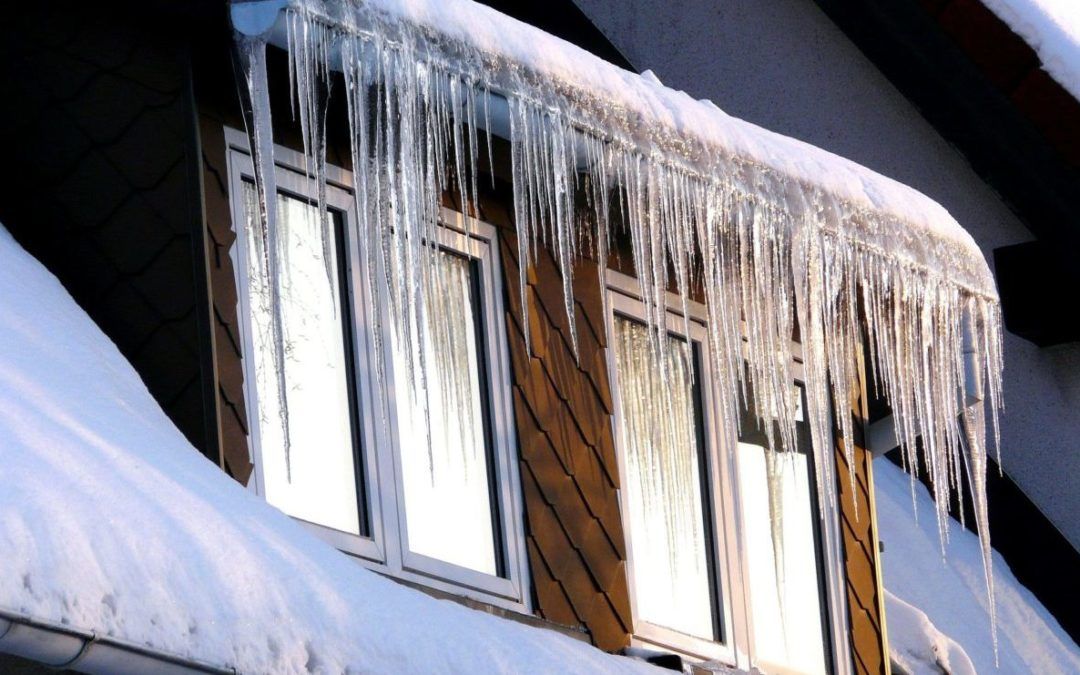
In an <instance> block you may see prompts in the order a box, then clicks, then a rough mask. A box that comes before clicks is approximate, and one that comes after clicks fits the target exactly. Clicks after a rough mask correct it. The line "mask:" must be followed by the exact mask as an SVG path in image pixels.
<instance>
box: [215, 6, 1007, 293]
mask: <svg viewBox="0 0 1080 675" xmlns="http://www.w3.org/2000/svg"><path fill="white" fill-rule="evenodd" d="M245 5H246V6H248V8H249V9H248V11H249V12H251V15H252V17H253V18H252V19H250V21H251V23H250V24H248V25H247V26H248V29H249V30H267V29H268V28H270V26H267V25H266V24H265V23H260V22H265V20H266V16H267V14H268V12H269V13H270V14H276V13H277V11H278V10H279V9H284V8H288V9H290V10H292V11H296V12H303V13H304V14H306V15H307V16H309V17H317V18H319V19H321V20H323V21H325V22H326V23H327V24H329V25H333V26H335V28H337V29H342V30H347V31H349V32H353V33H355V34H360V35H363V34H369V33H372V32H378V33H380V34H382V35H384V36H392V37H391V39H400V40H410V39H412V40H415V35H416V33H415V32H413V31H415V29H417V28H419V29H420V31H421V32H422V33H423V35H424V36H425V37H426V39H425V40H424V43H423V44H417V45H415V48H416V49H417V50H418V51H419V52H421V53H424V54H425V55H426V56H427V57H430V58H435V59H437V60H441V61H444V62H448V63H449V64H450V66H451V68H456V69H460V68H461V67H462V66H463V64H469V65H475V66H477V67H478V68H479V69H480V70H481V71H482V72H483V73H484V74H485V77H484V81H482V82H478V84H479V85H481V86H484V87H485V88H489V89H490V90H492V91H496V92H511V93H513V94H515V95H517V96H521V95H528V96H531V97H533V98H535V99H537V100H541V101H549V100H550V99H551V96H552V94H553V93H557V95H558V97H559V99H560V100H561V101H563V102H564V103H566V104H567V105H564V106H562V107H561V109H560V111H559V113H560V114H561V115H564V116H566V117H567V118H568V119H569V120H570V121H571V122H572V123H573V124H574V126H575V127H576V128H579V129H586V130H589V131H590V132H593V133H596V134H597V135H599V136H600V137H602V138H604V139H605V140H606V141H608V142H615V143H619V144H625V145H627V146H628V147H630V148H633V149H634V150H635V151H636V152H639V153H641V154H642V155H644V156H648V157H649V158H650V159H651V160H652V161H660V162H665V163H670V164H671V165H672V166H674V167H677V168H680V169H684V170H686V171H688V172H690V173H691V174H694V175H701V176H706V177H709V178H710V179H712V180H722V181H725V182H728V183H730V186H731V187H733V188H734V189H736V190H742V191H745V192H747V193H755V192H759V191H761V189H762V188H763V187H764V188H766V190H767V191H769V192H770V193H771V197H772V198H774V199H776V200H777V201H778V202H781V203H783V204H784V206H785V207H786V208H787V210H789V212H790V213H792V214H799V213H801V212H803V211H804V210H806V209H807V208H808V205H807V204H806V203H805V202H806V201H807V200H810V201H813V202H816V203H814V204H812V205H809V206H810V208H814V209H816V210H818V211H819V212H820V217H821V219H822V220H826V221H829V222H832V223H834V224H841V223H846V224H851V223H853V221H854V223H857V224H853V226H851V227H846V228H844V235H845V236H846V237H848V238H852V239H854V240H857V241H862V242H864V243H866V244H868V245H870V246H873V247H884V248H888V249H890V250H891V251H892V252H893V255H900V256H903V257H905V258H906V259H907V261H908V262H910V263H913V264H915V265H917V266H919V267H920V268H922V269H923V270H925V271H926V272H927V273H930V274H941V275H943V276H946V277H947V278H948V279H949V280H950V281H952V282H953V283H958V284H961V285H963V286H964V287H966V288H967V289H969V290H971V291H973V292H978V293H982V294H984V295H986V296H988V297H993V298H996V297H997V290H996V285H995V284H994V281H993V277H992V275H991V274H990V271H989V268H988V266H987V265H986V261H985V258H984V256H983V254H982V252H981V250H980V249H979V248H978V246H977V245H976V243H975V242H974V240H973V239H972V237H971V235H970V234H968V233H967V232H966V231H965V230H964V229H963V228H962V227H961V226H960V225H959V224H958V223H957V222H956V220H955V219H954V218H953V217H952V216H951V215H950V214H949V213H948V211H947V210H946V209H945V208H944V207H942V206H941V205H940V204H938V203H937V202H935V201H934V200H932V199H930V198H929V197H927V196H925V195H923V194H922V193H920V192H918V191H917V190H915V189H913V188H911V187H909V186H906V185H904V184H902V183H899V182H898V181H895V180H893V179H891V178H888V177H886V176H883V175H881V174H878V173H876V172H874V171H872V170H871V169H868V168H866V167H864V166H862V165H860V164H857V163H856V162H853V161H851V160H849V159H846V158H844V157H840V156H838V155H835V154H833V153H831V152H829V151H827V150H824V149H821V148H818V147H816V146H813V145H810V144H808V143H805V142H803V141H800V140H797V139H794V138H791V137H788V136H784V135H781V134H777V133H775V132H772V131H770V130H768V129H764V128H762V127H759V126H757V125H755V124H752V123H750V122H746V121H744V120H741V119H738V118H736V117H732V116H729V115H727V114H726V113H724V112H723V111H722V110H720V108H718V107H717V106H716V105H715V104H713V103H712V102H711V101H707V100H702V101H699V100H695V99H693V98H692V97H691V96H689V95H688V94H686V93H685V92H683V91H676V90H673V89H670V88H668V87H666V86H664V85H662V84H661V83H660V82H659V81H658V80H657V79H656V78H655V77H651V78H650V77H643V76H641V75H638V74H636V73H632V72H630V71H627V70H624V69H622V68H619V67H617V66H615V65H613V64H611V63H608V62H607V61H604V60H603V59H600V58H598V57H596V56H594V55H592V54H590V53H589V52H587V51H585V50H583V49H581V48H580V47H578V46H577V45H574V44H572V43H569V42H567V41H565V40H563V39H561V38H559V37H556V36H554V35H551V34H549V33H546V32H544V31H541V30H539V29H537V28H535V27H534V26H531V25H529V24H526V23H523V22H521V21H518V20H517V19H514V18H512V17H509V16H506V15H504V14H502V13H500V12H498V11H496V10H494V9H492V8H490V7H487V6H485V5H481V4H478V3H475V2H472V1H471V0H405V1H403V0H367V1H358V0H343V1H335V0H329V1H327V0H254V1H253V2H240V3H234V7H237V6H241V7H242V6H245ZM361 8H362V9H361ZM234 13H235V11H234ZM260 15H261V16H260ZM254 17H258V18H254ZM285 30H286V29H285V26H284V25H283V24H281V23H279V24H278V25H277V34H276V35H275V36H274V37H273V38H272V40H273V41H274V42H275V43H276V44H279V46H285V44H284V43H285V42H286V41H287V40H288V37H287V36H286V35H285V34H284V32H285ZM455 61H456V62H457V63H454V62H455ZM791 182H795V183H797V184H798V185H799V187H800V189H799V190H798V194H792V193H791V191H790V189H789V188H787V187H786V186H787V185H789V184H790V183H791Z"/></svg>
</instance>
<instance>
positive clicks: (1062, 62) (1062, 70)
mask: <svg viewBox="0 0 1080 675" xmlns="http://www.w3.org/2000/svg"><path fill="white" fill-rule="evenodd" d="M981 1H982V3H983V4H984V5H986V6H987V8H989V9H990V11H992V12H993V13H994V14H996V15H997V17H998V18H999V19H1001V20H1002V21H1004V22H1005V23H1006V24H1007V25H1008V26H1009V28H1011V29H1012V30H1013V32H1014V33H1016V34H1017V35H1019V36H1020V37H1022V38H1024V41H1025V42H1027V43H1028V44H1029V45H1030V46H1031V48H1032V49H1034V50H1035V52H1036V53H1037V54H1038V55H1039V60H1040V61H1041V62H1042V66H1043V70H1045V71H1046V72H1048V73H1050V77H1052V78H1054V79H1055V80H1057V82H1058V84H1060V85H1061V86H1062V87H1064V88H1065V89H1066V91H1068V92H1069V93H1070V94H1072V95H1073V98H1075V99H1076V100H1078V101H1080V2H1078V1H1077V0H981Z"/></svg>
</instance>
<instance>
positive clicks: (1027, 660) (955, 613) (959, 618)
mask: <svg viewBox="0 0 1080 675" xmlns="http://www.w3.org/2000/svg"><path fill="white" fill-rule="evenodd" d="M874 491H875V492H874V499H875V502H876V504H877V518H878V520H877V522H878V532H879V535H880V536H881V541H882V543H883V544H884V546H885V553H884V570H885V578H884V584H885V588H886V589H887V595H886V616H887V619H888V620H887V622H886V623H887V624H888V631H889V651H890V652H891V654H892V657H893V659H894V661H897V662H899V663H900V664H901V665H904V666H906V667H907V668H908V672H911V673H938V672H951V673H955V674H957V675H959V674H960V673H976V672H978V673H1080V647H1078V646H1077V645H1076V643H1075V642H1073V640H1072V639H1071V638H1070V637H1069V635H1068V633H1066V632H1065V630H1064V629H1063V628H1062V627H1061V625H1060V624H1058V622H1057V620H1056V619H1055V618H1054V617H1053V615H1051V614H1050V612H1048V611H1047V610H1046V608H1045V607H1043V605H1042V603H1040V602H1039V600H1038V599H1037V598H1036V597H1035V596H1034V595H1032V593H1031V591H1029V590H1028V589H1027V588H1025V587H1024V586H1023V585H1021V583H1020V582H1019V581H1017V579H1016V577H1015V576H1014V575H1013V573H1012V570H1010V569H1009V565H1008V564H1007V563H1006V562H1005V559H1004V558H1002V557H1001V555H1000V554H999V553H997V552H996V551H995V552H994V589H995V594H996V596H997V614H998V627H999V631H998V634H999V637H1000V654H999V656H1000V666H998V665H996V664H995V663H994V645H993V642H992V640H991V636H990V633H989V632H988V631H987V627H988V626H989V625H990V612H989V608H988V607H987V603H986V591H985V585H984V581H983V575H982V558H981V556H982V553H981V551H980V550H979V542H978V540H977V538H976V537H975V535H973V534H972V533H971V532H968V531H967V530H966V529H964V527H963V526H962V525H960V523H958V522H956V521H955V520H952V519H951V518H950V519H949V544H948V558H947V559H946V560H942V558H941V554H940V544H939V541H938V533H937V526H936V524H935V523H934V522H933V519H932V518H923V519H922V520H921V521H919V520H916V518H915V512H916V507H917V511H918V513H921V514H926V513H932V512H933V509H934V504H933V502H932V501H931V499H930V495H929V493H927V491H926V488H924V487H923V486H922V484H921V483H916V484H915V485H914V492H913V491H912V485H911V482H910V479H909V476H908V475H907V474H905V473H904V472H903V471H902V470H901V469H900V468H899V467H897V466H896V465H894V464H892V463H891V462H889V461H888V460H887V459H880V460H878V461H876V462H874ZM935 662H940V663H941V665H945V664H946V663H948V664H949V665H950V666H951V667H950V668H949V669H948V670H947V671H943V670H941V669H939V668H936V667H934V666H935ZM965 666H966V668H965Z"/></svg>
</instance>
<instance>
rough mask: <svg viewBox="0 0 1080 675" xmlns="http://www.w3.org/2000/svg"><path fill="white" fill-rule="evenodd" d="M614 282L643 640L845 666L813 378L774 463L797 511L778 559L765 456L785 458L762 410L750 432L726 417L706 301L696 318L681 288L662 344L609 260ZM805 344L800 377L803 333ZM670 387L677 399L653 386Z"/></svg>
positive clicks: (764, 661) (799, 664)
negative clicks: (815, 445)
mask: <svg viewBox="0 0 1080 675" xmlns="http://www.w3.org/2000/svg"><path fill="white" fill-rule="evenodd" d="M608 289H609V293H608V297H609V305H610V307H611V310H612V311H611V318H610V324H609V335H610V336H611V337H610V341H609V347H610V349H609V363H610V369H611V372H612V385H613V389H614V393H615V402H616V405H615V407H616V420H615V425H616V440H617V445H618V449H619V461H620V472H621V474H622V481H621V482H622V489H621V501H622V509H623V521H624V524H625V528H626V531H627V534H626V536H627V543H628V546H627V548H628V558H629V560H628V574H629V581H630V591H631V605H632V610H633V616H634V639H635V641H636V642H639V643H642V644H644V645H646V646H652V647H656V648H660V649H666V650H672V651H676V652H680V653H682V654H685V655H687V656H690V657H691V658H700V659H717V660H720V661H723V662H725V663H728V664H730V665H734V666H737V667H740V668H749V667H751V666H757V667H758V668H760V669H762V670H764V672H769V673H774V672H776V673H824V672H833V671H836V670H840V671H843V670H845V669H846V666H845V665H844V664H841V663H834V659H833V658H832V655H833V654H835V653H842V652H841V651H840V650H839V649H838V644H839V642H840V641H842V640H846V631H845V630H844V627H843V626H842V625H841V622H842V621H844V620H845V619H844V616H843V613H842V612H830V611H829V607H830V606H841V605H839V604H837V603H838V602H840V601H841V600H842V596H841V595H840V593H841V591H842V589H841V588H840V586H839V581H840V580H839V579H838V574H830V573H828V572H827V571H828V570H830V569H831V570H839V569H840V566H841V562H840V556H839V548H838V546H839V542H838V539H837V532H836V530H835V526H836V522H835V518H832V519H829V518H826V519H824V521H823V520H822V519H820V518H819V517H818V510H817V507H818V505H817V499H816V497H817V491H816V486H815V485H814V482H813V481H814V468H813V460H812V455H811V454H810V448H811V445H810V432H809V425H808V424H807V423H806V422H805V421H804V420H803V417H802V405H803V401H804V396H805V394H804V392H803V387H802V385H801V383H799V382H793V383H792V395H793V396H795V395H797V396H799V401H800V407H799V409H798V410H799V417H798V424H797V443H798V447H797V449H796V450H797V451H796V452H792V453H784V454H782V455H779V456H776V457H775V458H776V460H777V461H776V462H775V463H774V464H773V465H772V467H771V468H772V469H773V471H774V473H773V476H774V478H775V479H776V480H777V481H778V482H779V483H781V485H782V489H781V491H780V495H781V497H782V504H781V505H780V507H781V508H782V509H783V515H784V517H783V520H782V523H783V525H782V528H781V530H780V533H781V538H782V546H781V547H780V549H781V555H780V556H779V557H777V558H774V550H773V539H772V528H771V525H770V524H771V511H770V503H769V490H768V485H769V483H768V476H769V474H768V470H769V468H770V467H768V466H767V465H766V461H767V459H768V460H771V459H773V457H770V456H767V455H766V450H765V448H766V446H767V443H766V441H765V434H764V433H763V432H762V431H761V430H760V429H759V428H758V426H757V421H756V417H755V415H754V411H753V410H748V411H744V413H743V418H742V419H741V420H740V431H739V435H738V438H730V439H728V438H727V437H726V436H725V432H724V430H723V429H721V428H720V427H719V426H718V424H717V423H718V422H719V420H715V419H713V415H712V414H711V412H710V411H711V410H712V409H713V408H712V404H711V401H712V387H713V386H714V383H713V381H712V378H711V373H710V372H709V367H708V363H709V360H708V339H707V330H706V325H705V318H704V317H705V311H704V308H703V307H701V306H699V305H697V304H695V303H690V307H689V309H690V316H689V317H687V319H688V320H687V321H684V319H683V317H682V316H681V315H680V314H679V313H678V310H681V307H682V303H681V301H680V300H679V299H678V298H675V297H671V298H670V299H669V301H668V307H669V311H668V315H667V318H666V321H667V325H666V328H667V331H666V335H665V336H664V338H663V342H662V346H661V350H660V352H661V354H657V352H656V350H655V349H653V348H652V345H651V343H650V341H651V340H655V339H656V337H657V336H656V330H655V329H653V328H649V327H647V326H646V325H645V323H644V316H645V309H644V305H643V304H642V303H641V301H640V300H639V299H638V293H639V291H638V287H637V282H636V280H634V279H631V278H629V277H626V276H624V275H621V274H617V273H615V272H610V271H609V273H608ZM792 354H793V360H794V363H793V366H794V368H793V371H794V373H795V374H796V377H801V373H802V370H801V364H800V363H799V361H798V359H797V356H798V347H797V345H793V351H792ZM661 358H662V359H663V362H662V363H661V361H660V359H661ZM661 367H663V368H664V369H665V371H666V373H667V380H666V382H661V376H660V368H661ZM661 386H666V387H667V390H668V391H669V392H670V394H671V395H670V397H669V398H670V402H669V403H667V402H664V401H663V400H661V399H660V398H659V397H657V396H656V395H655V393H654V392H656V391H658V390H659V388H660V387H661ZM780 593H783V603H782V604H783V612H781V609H780V608H781V601H780V596H779V594H780ZM781 617H783V618H782V619H781Z"/></svg>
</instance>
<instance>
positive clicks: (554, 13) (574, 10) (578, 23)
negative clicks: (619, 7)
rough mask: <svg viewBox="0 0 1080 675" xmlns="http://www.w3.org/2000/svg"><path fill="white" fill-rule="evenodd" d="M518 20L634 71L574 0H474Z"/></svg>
mask: <svg viewBox="0 0 1080 675" xmlns="http://www.w3.org/2000/svg"><path fill="white" fill-rule="evenodd" d="M477 1H478V2H479V3H481V4H483V5H487V6H488V7H491V8H492V9H495V10H498V11H500V12H502V13H503V14H506V15H507V16H512V17H514V18H515V19H517V20H518V21H523V22H525V23H527V24H529V25H532V26H536V27H537V28H539V29H540V30H542V31H545V32H547V33H551V34H552V35H555V36H558V37H561V38H562V39H564V40H566V41H567V42H570V43H573V44H575V45H577V46H578V47H581V48H582V49H584V50H585V51H587V52H590V53H591V54H592V55H593V56H598V57H600V58H602V59H604V60H605V61H607V62H609V63H613V64H615V65H616V66H619V67H620V68H623V69H625V70H629V71H632V72H637V71H636V70H635V69H634V66H633V65H632V64H631V63H630V61H629V60H628V59H627V58H626V57H625V56H623V54H622V52H620V51H619V50H618V49H617V48H616V47H615V45H613V44H612V43H611V41H610V40H608V39H607V36H606V35H604V33H603V32H602V31H601V30H600V29H599V28H597V27H596V26H595V25H594V24H593V22H592V21H591V20H590V19H589V17H588V16H586V15H585V13H584V12H582V11H581V10H580V9H578V6H577V5H576V4H574V2H573V0H477Z"/></svg>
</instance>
